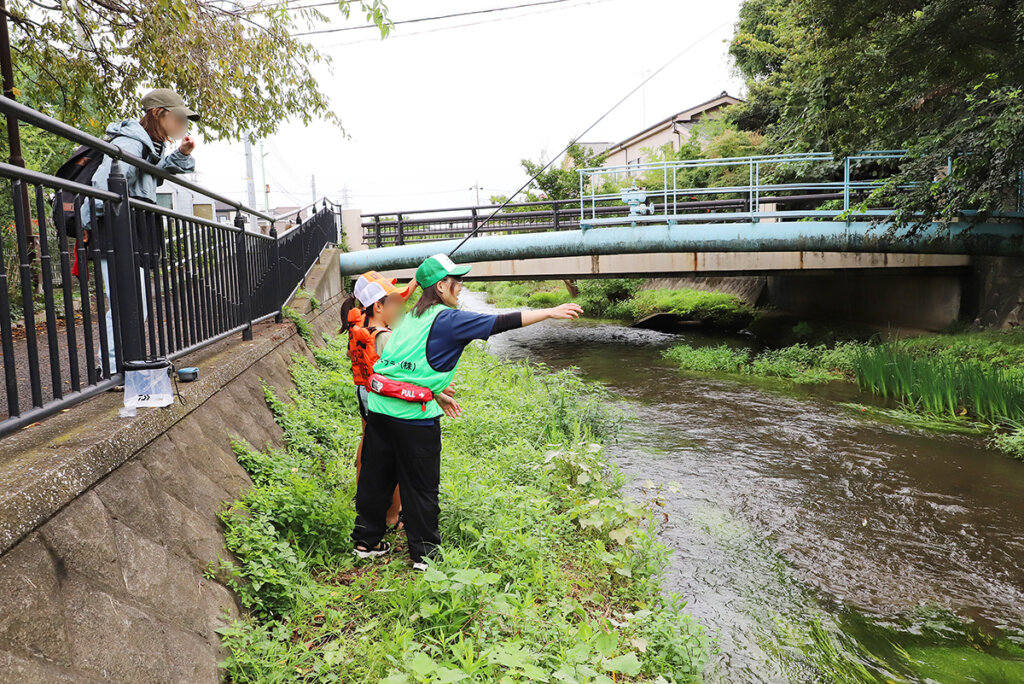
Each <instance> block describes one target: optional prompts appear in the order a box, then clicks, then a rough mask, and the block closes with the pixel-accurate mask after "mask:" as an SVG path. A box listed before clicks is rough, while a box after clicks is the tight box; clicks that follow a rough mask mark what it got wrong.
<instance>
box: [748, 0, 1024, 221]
mask: <svg viewBox="0 0 1024 684" xmlns="http://www.w3.org/2000/svg"><path fill="white" fill-rule="evenodd" d="M730 52H731V53H732V56H733V58H734V60H735V63H736V66H737V68H738V69H739V71H740V72H741V73H742V74H743V75H744V76H745V78H746V81H747V87H748V97H747V101H746V103H745V104H743V105H739V106H737V107H735V108H733V109H732V111H731V116H732V117H733V119H734V120H735V121H736V122H737V123H738V124H739V125H740V126H741V127H744V128H747V129H751V130H760V131H763V132H764V133H765V134H766V135H767V137H768V139H769V145H770V147H771V148H772V149H776V150H787V151H793V150H810V149H819V150H820V149H826V150H830V151H832V152H834V153H835V154H836V155H837V156H841V155H844V154H848V153H850V152H854V151H856V150H860V149H871V148H875V149H877V148H906V149H908V150H909V155H908V160H907V161H906V162H904V163H903V164H902V165H901V168H900V169H899V171H900V173H899V175H898V176H897V178H895V179H894V181H893V182H892V183H891V184H890V185H889V186H888V187H887V189H886V191H885V192H884V193H883V195H887V196H888V199H889V200H890V201H891V202H892V203H894V204H895V205H896V206H897V208H898V209H899V210H900V217H901V219H903V220H905V221H911V222H916V221H917V220H918V219H917V218H916V217H915V216H914V214H915V212H921V213H922V214H923V215H924V216H925V217H934V218H937V219H939V220H950V219H953V218H956V217H957V216H959V215H960V212H961V211H962V210H964V209H970V208H977V209H980V210H983V211H988V212H990V211H995V210H999V209H1004V208H1006V207H1007V206H1011V205H1012V204H1013V202H1014V200H1015V199H1016V191H1017V187H1018V181H1019V174H1020V171H1021V169H1022V168H1024V135H1021V133H1022V132H1024V3H1021V2H1007V1H1005V0H978V1H976V2H970V3H964V2H961V1H958V0H895V1H893V0H847V1H846V2H834V1H833V0H747V1H746V2H745V3H744V5H743V7H742V8H741V11H740V19H739V23H738V25H737V30H736V34H735V36H734V38H733V41H732V44H731V47H730ZM950 159H952V160H953V166H952V173H951V174H949V175H946V173H945V169H946V167H947V163H948V161H949V160H950ZM933 180H934V181H935V182H934V183H932V182H929V181H933ZM908 182H915V183H917V185H915V186H914V187H912V188H910V189H906V188H903V189H900V190H898V191H897V190H896V186H897V185H900V184H906V183H908Z"/></svg>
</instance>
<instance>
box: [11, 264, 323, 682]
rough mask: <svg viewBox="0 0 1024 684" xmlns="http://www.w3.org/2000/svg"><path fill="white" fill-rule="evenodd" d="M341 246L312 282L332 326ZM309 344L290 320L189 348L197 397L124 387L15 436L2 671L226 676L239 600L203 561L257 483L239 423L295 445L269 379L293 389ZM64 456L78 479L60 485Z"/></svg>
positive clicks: (68, 475) (220, 551) (217, 549)
mask: <svg viewBox="0 0 1024 684" xmlns="http://www.w3.org/2000/svg"><path fill="white" fill-rule="evenodd" d="M330 256H331V257H333V258H328V259H326V260H325V263H324V265H323V266H321V267H318V268H317V269H315V270H314V273H312V274H311V276H310V278H309V281H308V282H307V287H308V288H309V289H311V290H312V291H314V292H316V293H317V296H318V298H320V299H321V301H322V302H323V303H324V309H323V310H321V311H317V312H310V313H309V315H308V318H309V319H310V320H311V323H312V324H313V327H314V329H316V330H317V331H318V332H319V333H322V332H334V331H336V330H337V328H338V323H337V321H338V316H337V308H338V304H339V303H340V297H339V296H338V295H339V291H338V289H337V285H338V283H340V277H336V276H337V274H338V269H337V261H336V254H335V255H330ZM332 275H333V276H334V277H332ZM303 306H308V303H307V304H305V305H303ZM296 354H305V355H308V354H309V350H308V349H307V348H306V345H305V344H304V343H303V341H302V340H301V338H299V337H298V336H297V335H296V334H294V332H293V326H291V324H290V323H284V324H280V325H273V324H268V325H265V326H261V327H260V329H259V330H258V331H257V335H256V338H255V339H254V341H253V342H252V343H244V344H243V343H240V342H239V341H238V340H237V339H233V340H226V341H224V342H222V343H221V344H219V345H216V346H215V347H213V348H210V349H208V350H204V351H203V352H199V353H198V354H197V355H196V356H195V357H193V358H190V359H188V360H187V361H188V363H189V364H191V365H197V366H199V368H200V371H201V373H202V375H203V379H201V380H200V382H197V383H192V384H191V385H186V386H182V389H183V390H184V391H183V395H184V396H185V401H186V405H185V406H175V407H173V408H168V409H154V410H150V411H149V412H141V411H140V415H139V417H138V418H136V419H132V421H126V420H123V419H119V418H117V413H116V409H117V404H118V403H119V401H120V398H119V397H118V396H116V395H113V394H108V395H104V396H103V397H99V398H97V399H95V400H92V401H89V402H85V403H83V404H81V405H79V406H77V407H75V408H74V409H72V410H71V411H69V412H68V413H67V414H63V415H61V416H57V417H55V418H54V419H53V420H52V421H48V422H46V423H44V425H43V426H41V427H40V428H36V430H37V432H36V433H32V431H31V430H29V431H22V433H18V434H17V435H15V436H12V438H11V439H10V440H4V441H3V442H0V449H3V450H4V452H3V453H4V456H3V459H2V461H0V481H3V480H4V478H5V477H6V478H7V480H6V481H7V482H9V483H14V485H13V486H15V489H14V490H11V491H5V493H4V496H5V497H6V499H5V502H4V503H5V506H6V505H7V504H8V503H9V504H10V507H5V509H4V510H5V513H4V516H0V538H3V539H7V540H8V541H7V543H5V544H4V545H3V546H0V549H2V550H3V551H2V555H0V682H4V683H7V682H12V683H13V682H19V683H20V682H92V681H117V682H189V683H194V682H216V681H219V680H220V673H219V672H218V669H217V662H218V660H220V659H221V658H222V654H221V653H220V645H219V640H218V637H217V634H216V632H215V630H216V629H217V628H218V627H220V626H222V625H225V624H227V623H228V622H229V621H230V620H231V619H232V618H233V617H237V616H238V614H239V610H238V606H237V605H236V603H235V600H234V597H233V595H232V593H231V592H230V591H229V590H228V589H227V588H226V587H225V586H223V585H222V584H220V583H218V582H216V581H212V580H208V579H205V578H204V577H203V574H204V571H205V570H206V569H207V567H208V565H209V564H210V563H216V562H217V561H218V559H219V558H222V557H226V555H227V554H226V552H225V550H224V539H223V535H222V532H221V524H220V522H219V520H218V518H217V514H218V512H219V511H220V510H221V509H222V508H223V506H224V504H225V502H228V501H230V500H233V499H234V498H236V497H237V496H238V494H239V492H240V491H242V490H243V489H244V488H245V487H246V486H248V484H249V483H250V480H249V478H248V475H247V474H246V473H245V471H244V470H243V469H242V468H241V467H240V466H239V465H238V463H237V461H236V460H235V458H234V455H233V453H232V451H231V443H230V442H231V439H230V435H234V436H237V437H240V438H243V439H245V440H247V441H249V442H251V443H252V444H254V445H256V446H258V447H261V448H263V447H267V446H275V445H278V446H279V445H280V441H281V430H280V429H279V428H278V426H277V425H276V424H275V423H274V420H273V417H272V416H271V414H270V411H269V410H268V409H267V406H266V403H265V401H264V398H263V390H262V386H261V379H262V380H265V381H267V382H269V383H271V384H272V385H274V386H275V387H276V388H277V390H278V392H279V394H282V395H283V394H284V393H285V392H286V391H287V390H288V389H289V388H291V387H292V383H291V379H290V377H289V374H288V366H289V364H290V362H291V359H292V358H293V356H294V355H296ZM129 423H131V424H129ZM140 442H141V444H140ZM75 453H77V454H80V455H84V457H83V458H81V460H80V461H78V463H79V466H80V467H79V468H76V467H75V465H74V464H75V463H76V460H75V458H74V457H73V454H75ZM47 456H49V457H50V458H49V459H48V460H47V459H46V458H44V457H47ZM89 456H91V457H92V458H85V457H89ZM97 461H102V463H104V464H105V465H102V468H103V469H105V470H104V471H103V472H106V471H109V472H108V473H107V474H103V472H99V473H97V472H96V468H97V466H96V463H97ZM56 463H63V464H64V471H62V473H63V474H62V475H61V477H63V478H64V481H65V482H67V483H69V484H68V486H75V487H77V491H75V490H74V489H67V488H61V487H59V486H48V485H52V484H55V480H54V477H53V473H54V471H53V470H52V466H54V464H56ZM65 499H69V501H65ZM12 511H20V512H22V513H19V514H18V516H17V517H14V516H13V515H11V513H12ZM26 520H28V521H29V522H28V523H26ZM26 528H27V529H26Z"/></svg>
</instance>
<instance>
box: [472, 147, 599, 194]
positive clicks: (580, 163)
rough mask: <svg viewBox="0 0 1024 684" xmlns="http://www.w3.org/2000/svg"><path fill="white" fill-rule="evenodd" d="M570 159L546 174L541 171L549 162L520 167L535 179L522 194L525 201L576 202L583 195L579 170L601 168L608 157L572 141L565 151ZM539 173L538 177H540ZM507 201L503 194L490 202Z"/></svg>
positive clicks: (553, 166)
mask: <svg viewBox="0 0 1024 684" xmlns="http://www.w3.org/2000/svg"><path fill="white" fill-rule="evenodd" d="M565 154H566V156H567V157H568V159H567V160H566V163H565V164H557V163H555V164H552V165H551V168H549V169H548V170H547V171H543V172H541V169H543V168H544V167H545V166H546V165H547V163H548V162H547V161H546V160H544V159H540V160H538V161H532V160H530V159H523V160H522V161H521V162H520V164H521V165H522V167H523V171H525V172H526V174H527V175H528V176H530V177H531V178H532V177H533V176H535V175H536V176H537V177H536V178H534V179H533V180H532V181H531V182H530V185H529V186H527V188H526V190H524V191H523V198H522V201H523V202H542V201H544V200H555V201H558V200H567V199H576V198H578V197H579V196H580V175H579V174H578V173H577V172H576V170H577V169H585V168H589V167H595V166H600V165H601V164H602V163H603V162H604V158H605V155H604V154H601V153H596V152H594V150H593V149H592V148H590V147H586V146H585V145H580V144H579V143H577V142H573V143H572V144H571V145H569V149H568V150H567V151H566V153H565ZM538 174H539V175H538ZM506 199H507V198H506V197H503V196H501V195H495V196H493V197H491V202H494V203H496V204H501V203H502V202H504V201H505V200H506Z"/></svg>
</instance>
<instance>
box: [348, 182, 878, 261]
mask: <svg viewBox="0 0 1024 684" xmlns="http://www.w3.org/2000/svg"><path fill="white" fill-rule="evenodd" d="M665 194H670V193H666V192H665V191H652V192H649V193H648V195H649V196H651V198H652V202H651V206H652V208H653V210H654V212H655V213H658V214H661V213H665V212H670V213H673V214H683V213H693V214H698V215H699V216H700V217H701V220H703V221H708V222H715V221H722V222H727V221H731V220H736V217H737V216H740V215H742V214H741V213H740V212H748V211H749V210H750V206H751V199H749V198H747V197H726V198H722V199H695V198H694V199H691V198H686V197H685V195H681V196H680V198H678V199H674V200H673V201H668V202H666V201H664V200H663V201H658V198H659V197H660V196H663V195H665ZM721 194H723V195H727V194H736V192H735V190H732V189H723V190H722V191H721ZM862 195H863V193H859V192H858V193H854V196H855V197H857V198H860V197H862ZM842 198H843V194H842V193H838V192H815V193H807V192H801V193H799V194H790V195H772V196H764V197H759V198H756V199H755V200H753V201H754V202H755V203H757V204H759V205H761V206H764V205H780V206H781V205H787V204H788V205H797V206H799V205H804V204H808V203H810V204H817V203H821V202H827V201H830V200H840V199H842ZM498 208H499V205H489V206H481V207H453V208H447V209H420V210H415V211H403V212H388V213H376V214H364V215H363V216H362V229H363V244H365V245H368V246H370V247H389V246H395V245H404V244H406V243H409V242H418V241H424V240H445V239H454V238H461V237H464V236H466V235H468V234H469V233H473V232H477V233H478V234H480V235H484V234H490V235H509V234H513V233H542V232H548V231H556V230H579V228H580V225H581V221H580V219H581V216H582V215H583V214H584V212H585V214H586V219H585V220H584V221H583V223H584V224H586V223H587V221H588V220H592V219H593V218H598V219H615V218H621V219H624V220H628V219H629V218H630V207H629V206H628V205H626V204H623V203H622V202H621V201H615V200H604V201H602V202H599V203H595V205H594V206H591V203H590V201H589V200H584V206H583V209H582V210H581V207H580V200H578V199H571V200H559V201H555V202H522V203H518V204H509V205H507V206H505V207H504V208H502V210H501V211H500V212H499V213H497V214H495V215H494V216H493V217H492V218H491V219H490V220H489V221H487V223H486V225H484V227H483V228H481V229H480V230H479V231H476V228H477V226H478V225H480V224H481V223H482V222H483V221H484V220H485V219H486V218H487V217H489V216H491V214H492V213H493V212H494V211H495V210H497V209H498ZM716 214H717V215H718V216H716Z"/></svg>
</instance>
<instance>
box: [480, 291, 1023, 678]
mask: <svg viewBox="0 0 1024 684" xmlns="http://www.w3.org/2000/svg"><path fill="white" fill-rule="evenodd" d="M464 305H465V306H466V307H467V308H471V309H476V310H484V309H487V308H489V307H488V305H487V304H485V303H484V301H483V299H482V296H481V295H479V294H476V293H466V294H465V295H464ZM683 341H685V342H687V343H689V344H692V345H701V344H718V343H720V342H721V338H719V339H713V338H709V337H704V336H701V335H699V334H684V335H666V334H662V333H656V332H651V331H644V330H636V329H631V328H626V327H623V326H619V325H614V324H595V323H588V322H573V323H565V322H557V323H556V322H549V323H543V324H540V325H537V326H533V327H530V328H526V329H523V330H517V331H512V332H509V333H506V334H504V335H501V336H499V337H497V338H494V339H493V340H492V341H491V342H490V348H491V350H492V352H493V353H495V354H498V355H500V356H504V357H509V358H516V359H529V360H530V361H533V362H541V363H545V364H548V365H549V366H551V367H553V368H564V367H569V366H575V367H578V368H579V370H580V372H581V373H582V374H583V376H584V377H586V378H588V379H591V380H596V381H599V382H601V383H604V384H605V385H606V386H607V387H608V388H609V389H610V390H611V391H612V392H613V393H614V394H615V396H617V397H618V398H619V403H620V406H621V408H622V410H623V411H624V412H625V413H626V414H627V416H629V417H630V418H632V420H628V421H627V423H626V426H625V428H624V429H623V431H622V432H621V433H620V434H619V436H618V439H617V440H615V442H614V443H613V444H611V445H610V446H609V451H610V454H611V456H612V458H613V459H614V460H615V461H616V462H617V463H618V465H619V467H620V468H621V469H622V470H624V471H625V472H626V473H627V474H629V475H630V476H631V478H632V481H633V483H634V486H635V488H636V489H637V496H638V497H641V496H648V497H650V496H652V495H654V494H657V495H659V496H660V497H661V498H662V499H663V500H664V503H665V506H664V508H662V509H660V510H661V511H663V512H665V513H667V514H668V522H667V523H666V524H665V526H664V529H663V531H662V533H661V538H662V541H663V543H664V544H665V545H666V546H668V547H669V548H670V549H671V550H672V551H673V555H672V559H671V566H670V568H669V570H668V573H667V575H666V578H665V588H666V591H668V592H673V593H678V594H680V595H682V596H683V597H684V598H685V599H686V600H687V601H688V610H690V611H691V612H692V613H693V614H694V615H695V616H697V617H698V618H699V619H700V620H701V621H702V622H703V623H704V624H705V625H706V626H707V628H708V629H709V631H710V632H711V633H712V634H713V636H714V637H715V639H716V642H717V652H716V653H715V654H714V655H713V657H712V660H711V663H710V664H709V669H708V674H707V679H708V680H709V681H713V682H818V681H820V682H875V681H879V682H886V681H893V682H902V681H908V682H988V683H992V684H995V683H1004V682H1006V683H1009V682H1024V630H1022V629H1021V627H1022V626H1024V464H1022V463H1019V462H1016V461H1013V460H1012V459H1010V458H1008V457H1007V456H1005V455H1002V454H1000V453H998V452H994V451H992V450H990V449H988V448H986V446H985V443H984V440H983V439H981V438H979V437H975V436H965V435H952V434H942V433H936V432H929V431H925V430H922V429H915V428H909V427H904V426H901V425H899V424H895V423H889V422H882V421H880V420H878V419H874V418H870V417H867V416H865V415H861V414H860V413H859V412H857V411H855V410H851V409H850V408H847V407H844V406H843V405H842V402H849V401H858V400H864V398H863V397H861V396H860V395H859V394H858V393H857V392H856V390H855V389H854V388H852V387H847V386H839V387H834V386H833V387H825V388H812V389H806V390H799V389H797V390H794V389H780V388H779V387H778V386H776V387H766V386H765V385H763V384H760V385H759V384H754V383H751V382H741V381H738V380H734V379H728V378H708V377H700V376H695V375H684V374H681V373H680V372H679V371H678V370H677V369H676V368H675V367H673V366H672V364H671V363H670V362H668V361H666V360H665V359H663V358H662V355H661V353H662V351H663V350H664V349H666V348H667V347H669V346H672V345H673V344H678V343H680V342H683ZM738 343H740V342H738Z"/></svg>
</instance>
